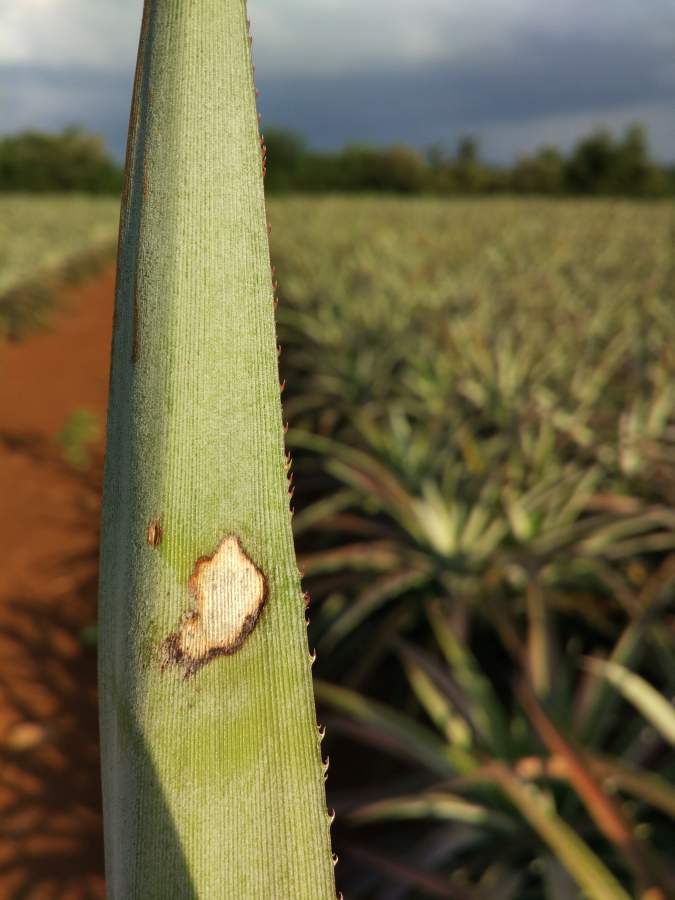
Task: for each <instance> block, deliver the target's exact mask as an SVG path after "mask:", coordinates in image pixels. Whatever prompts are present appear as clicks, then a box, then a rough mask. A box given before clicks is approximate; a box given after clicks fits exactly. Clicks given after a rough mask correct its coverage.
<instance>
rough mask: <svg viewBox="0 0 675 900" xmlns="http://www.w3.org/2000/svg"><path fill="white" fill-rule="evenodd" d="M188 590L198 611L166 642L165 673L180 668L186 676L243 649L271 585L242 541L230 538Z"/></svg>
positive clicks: (202, 564)
mask: <svg viewBox="0 0 675 900" xmlns="http://www.w3.org/2000/svg"><path fill="white" fill-rule="evenodd" d="M188 590H189V592H190V594H191V595H192V597H193V598H194V606H193V608H192V609H191V610H190V611H189V612H188V613H186V614H185V616H184V617H183V621H182V623H181V626H180V628H179V629H178V631H176V632H175V633H174V634H171V635H169V637H167V638H166V639H165V640H164V641H163V642H162V668H166V667H167V666H169V665H177V666H180V667H181V668H182V669H183V670H184V673H185V675H186V676H188V675H192V674H194V673H195V672H196V671H197V670H198V669H200V668H201V667H202V666H203V665H205V664H206V663H207V662H209V661H210V660H211V659H214V658H215V657H217V656H222V655H229V654H232V653H235V652H236V651H237V650H238V649H239V648H240V647H241V646H242V644H243V643H244V641H245V640H246V638H247V637H248V635H249V634H250V633H251V632H252V631H253V629H254V628H255V626H256V623H257V621H258V618H259V616H260V613H261V611H262V608H263V606H264V605H265V602H266V600H267V580H266V578H265V576H264V575H263V573H262V572H261V571H260V569H258V568H257V566H256V565H255V564H254V563H253V561H252V560H251V559H250V558H249V556H248V555H247V554H246V552H245V551H244V549H243V547H242V545H241V541H240V540H239V538H238V537H236V536H235V535H229V536H227V537H225V538H223V540H222V541H221V542H220V544H219V545H218V547H217V548H216V551H215V553H214V554H213V556H206V557H202V558H200V559H198V560H197V562H196V563H195V568H194V572H193V574H192V576H191V577H190V580H189V582H188Z"/></svg>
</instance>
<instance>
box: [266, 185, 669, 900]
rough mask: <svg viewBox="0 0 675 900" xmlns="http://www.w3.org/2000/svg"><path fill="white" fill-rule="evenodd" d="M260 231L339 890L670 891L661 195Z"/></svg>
mask: <svg viewBox="0 0 675 900" xmlns="http://www.w3.org/2000/svg"><path fill="white" fill-rule="evenodd" d="M270 213H271V218H272V222H273V224H274V229H273V232H272V249H273V258H274V260H275V262H276V264H277V268H278V273H279V280H280V294H281V299H280V305H279V309H278V321H279V327H280V340H281V344H282V347H283V352H282V357H281V359H282V374H283V375H284V376H285V378H286V382H287V385H288V386H287V389H286V393H285V395H284V396H285V412H286V415H287V417H288V419H289V423H290V430H289V434H288V438H289V443H290V446H291V448H292V450H293V456H294V473H295V478H296V483H297V492H296V494H295V496H294V503H295V507H296V513H295V516H294V528H295V535H296V541H297V543H298V547H299V549H300V551H301V565H302V567H303V570H304V572H305V583H306V586H307V587H308V589H309V591H310V593H311V596H312V600H313V605H312V624H311V630H310V635H311V638H312V640H313V641H314V642H315V643H316V645H317V649H318V661H317V665H316V667H315V673H318V676H319V679H320V681H319V684H318V687H317V690H318V697H319V700H320V702H321V705H322V712H323V716H324V718H328V725H329V728H328V734H329V741H330V740H332V741H333V742H334V746H333V755H334V758H337V763H336V767H337V773H336V775H335V779H334V783H333V789H332V791H330V790H329V799H330V801H331V802H332V804H333V805H334V806H335V807H336V809H337V811H338V824H337V829H338V830H337V832H336V833H337V840H338V843H337V847H336V849H337V850H338V852H339V851H340V850H341V844H340V842H341V841H342V842H343V843H344V846H345V847H346V848H347V850H346V853H344V854H343V864H342V874H343V882H342V883H345V885H346V887H347V888H348V890H349V895H350V896H352V897H364V898H366V897H377V898H382V900H384V898H392V897H417V896H420V897H426V896H447V897H461V898H464V897H466V898H482V900H486V898H489V900H502V898H509V897H512V898H517V900H525V898H533V900H534V898H546V900H566V898H571V897H578V896H581V895H583V896H588V897H597V898H612V900H614V898H617V900H618V898H624V900H625V898H626V897H641V898H645V900H658V898H664V900H665V898H666V897H668V896H671V895H672V892H673V890H674V889H675V888H674V885H673V871H672V864H671V863H669V861H668V857H669V847H671V848H672V842H673V840H675V788H674V787H673V776H674V775H675V754H674V753H673V744H674V742H675V714H674V713H673V709H672V705H671V702H670V698H671V697H672V696H673V694H674V693H675V655H674V654H673V646H674V645H673V638H674V627H675V618H674V617H673V602H672V601H673V590H674V587H675V555H673V549H674V548H675V512H674V511H673V509H672V502H673V498H674V494H675V477H674V475H675V472H674V469H673V463H674V460H675V456H674V455H673V451H674V450H675V447H674V446H673V443H674V441H675V409H674V405H675V352H674V351H673V347H675V340H674V339H675V314H674V313H673V306H672V301H673V289H674V288H675V278H674V271H675V269H674V259H673V250H672V246H673V245H672V236H673V228H674V224H675V214H674V211H673V209H672V207H671V206H666V205H652V206H645V205H634V204H627V203H612V202H607V203H599V204H580V203H560V204H550V203H544V202H538V201H532V202H527V203H524V202H513V201H486V202H481V203H473V204H472V203H452V204H443V203H439V202H436V201H419V202H413V203H410V202H400V201H381V200H377V201H376V200H370V199H362V200H351V201H346V200H343V199H341V198H326V199H323V200H314V201H308V200H302V199H296V200H291V201H288V202H285V203H275V204H272V205H271V209H270ZM317 236H318V237H317ZM331 735H332V738H331ZM347 736H348V738H349V740H347ZM359 747H360V749H359ZM341 754H342V755H345V754H346V755H348V756H349V759H350V760H351V761H352V762H353V760H354V759H356V760H359V759H360V760H362V762H363V765H364V766H365V765H366V760H370V761H371V762H370V764H371V765H372V758H373V754H376V755H379V756H378V758H380V759H381V760H382V768H381V776H380V777H379V778H378V777H377V767H376V770H375V771H376V775H375V779H374V780H373V778H372V777H371V778H370V779H369V781H368V784H367V788H368V790H367V800H366V801H364V800H363V796H362V795H361V796H359V794H358V792H356V794H355V790H354V789H355V788H356V786H357V785H356V783H354V782H353V779H351V776H350V775H349V772H347V771H346V769H347V768H349V767H348V766H347V765H345V771H344V774H343V775H340V772H339V767H340V755H341ZM387 756H389V757H394V758H395V759H396V760H397V762H396V763H393V762H392V761H391V760H390V761H389V762H388V763H387V762H385V757H387ZM356 768H358V766H357V767H356ZM330 786H331V782H330V780H329V788H330ZM350 787H351V790H350ZM361 788H362V789H363V785H361ZM364 842H365V846H367V847H368V848H369V850H367V851H364V850H363V845H364ZM338 872H340V869H338Z"/></svg>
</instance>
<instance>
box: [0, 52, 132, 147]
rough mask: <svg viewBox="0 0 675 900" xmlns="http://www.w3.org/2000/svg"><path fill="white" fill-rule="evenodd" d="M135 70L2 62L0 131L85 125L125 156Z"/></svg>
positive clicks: (0, 74)
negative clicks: (133, 71) (70, 67)
mask: <svg viewBox="0 0 675 900" xmlns="http://www.w3.org/2000/svg"><path fill="white" fill-rule="evenodd" d="M131 84H132V73H131V72H121V73H120V72H111V71H108V70H105V69H83V68H76V69H69V68H55V67H43V66H33V65H29V64H14V65H11V64H10V65H1V64H0V130H2V131H4V132H16V131H22V130H24V129H30V128H41V129H46V130H59V129H61V128H63V127H65V126H66V125H83V126H85V127H86V128H87V129H89V130H91V131H95V132H97V133H98V134H100V135H102V136H103V137H104V138H105V140H106V142H107V144H108V146H109V147H110V149H111V151H112V152H113V153H114V154H115V156H117V157H120V158H121V156H122V155H123V153H124V145H125V140H126V130H127V123H128V120H129V104H130V101H131Z"/></svg>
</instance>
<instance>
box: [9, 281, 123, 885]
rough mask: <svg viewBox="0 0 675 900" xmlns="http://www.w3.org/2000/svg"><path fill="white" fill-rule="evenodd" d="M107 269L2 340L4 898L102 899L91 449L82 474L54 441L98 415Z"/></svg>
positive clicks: (106, 339) (95, 477)
mask: <svg viewBox="0 0 675 900" xmlns="http://www.w3.org/2000/svg"><path fill="white" fill-rule="evenodd" d="M113 288H114V273H113V271H112V269H110V270H109V271H106V272H105V273H104V274H103V275H102V276H101V277H100V278H99V279H98V280H97V281H96V282H94V283H91V284H87V285H82V286H80V287H78V288H73V289H70V290H69V291H67V292H66V295H65V297H64V301H65V302H64V303H63V304H62V305H61V306H60V307H59V309H58V311H57V313H56V314H55V317H54V321H53V324H52V328H51V330H50V331H48V332H44V333H41V334H36V335H34V336H31V337H28V338H26V339H25V340H23V341H22V342H21V343H18V344H14V345H12V344H3V345H0V547H1V548H2V550H1V557H0V558H1V559H2V564H1V565H0V897H2V898H3V900H4V898H6V900H14V898H19V897H21V898H22V900H23V898H26V900H28V898H31V900H43V898H44V900H47V898H59V900H81V898H103V897H104V894H105V891H104V884H103V854H102V842H101V817H100V789H99V774H98V738H97V724H96V718H97V712H96V658H95V653H94V650H93V649H92V647H91V645H90V643H89V644H88V643H87V641H86V640H85V639H84V638H83V635H82V634H81V630H82V629H83V628H85V629H86V628H87V626H91V625H93V623H94V622H95V619H96V563H97V544H98V534H97V531H98V515H99V488H100V470H101V466H100V457H101V453H100V448H99V449H98V452H97V461H96V462H95V464H93V465H92V466H91V468H90V469H88V470H87V471H86V472H81V471H77V470H75V469H73V468H72V467H71V466H69V465H68V464H67V463H66V462H65V461H64V459H63V457H62V452H61V448H60V446H59V444H58V441H57V440H56V436H57V435H58V433H59V431H60V429H61V428H62V426H63V425H64V423H65V421H66V420H67V419H68V417H69V416H70V415H71V414H72V413H73V412H75V411H77V410H81V409H87V410H90V411H91V412H93V413H95V414H96V416H97V417H98V419H99V421H100V423H101V428H102V429H103V427H104V424H105V412H106V402H107V393H108V364H109V363H108V360H109V353H110V336H111V325H112V299H113Z"/></svg>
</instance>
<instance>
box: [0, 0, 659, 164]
mask: <svg viewBox="0 0 675 900" xmlns="http://www.w3.org/2000/svg"><path fill="white" fill-rule="evenodd" d="M141 7H142V0H0V131H4V132H12V131H17V130H20V129H23V128H29V127H40V128H48V129H54V128H61V127H63V126H64V125H66V124H71V123H77V124H81V125H84V126H85V127H87V128H90V129H94V130H96V131H99V132H100V133H102V134H103V135H104V136H105V137H106V139H107V141H108V143H109V145H110V148H111V149H112V150H113V152H114V153H115V155H116V156H118V157H121V155H122V152H123V147H124V140H125V132H126V126H127V119H128V107H129V101H130V91H131V79H132V71H133V65H134V58H135V53H136V47H137V42H138V31H139V25H140V16H141ZM249 15H250V18H251V20H252V25H253V34H254V54H255V62H256V82H257V86H258V88H259V89H260V91H261V97H260V101H259V105H260V111H261V113H262V116H263V128H264V127H268V128H269V127H270V126H272V125H275V126H276V125H278V126H285V127H290V128H293V129H296V130H298V131H301V132H303V133H304V134H305V135H306V136H307V137H308V138H309V140H310V143H311V144H312V145H313V146H315V147H337V146H342V145H343V144H344V143H347V142H352V141H367V142H371V143H393V142H396V141H403V142H406V143H410V144H413V145H416V146H418V147H426V146H429V145H430V144H432V143H436V142H444V143H446V144H447V145H448V146H449V147H452V146H453V145H454V143H455V141H456V139H457V137H458V136H459V135H460V134H465V133H473V134H477V135H478V136H479V137H480V139H481V145H482V149H483V154H484V155H485V156H486V157H487V158H489V159H491V160H496V161H508V160H510V159H511V158H513V157H514V156H515V155H517V154H518V153H522V152H527V151H529V150H532V149H534V148H535V147H538V146H540V145H541V144H543V143H557V144H559V145H561V146H563V147H568V146H569V145H570V144H571V143H572V142H573V141H574V139H575V138H576V137H577V136H578V135H579V134H581V133H585V132H587V131H589V130H590V129H591V128H592V127H594V126H596V125H600V124H604V125H607V126H609V127H610V128H612V129H614V130H619V129H621V128H623V127H624V126H625V125H627V124H628V123H631V122H633V121H641V122H643V123H644V124H645V125H646V126H647V127H648V129H649V133H650V136H651V140H652V146H653V150H654V152H655V155H657V156H658V157H659V158H661V159H665V160H669V161H675V0H470V2H467V0H249Z"/></svg>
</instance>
